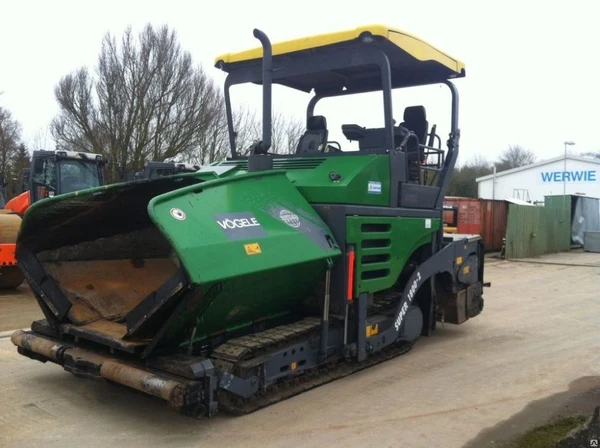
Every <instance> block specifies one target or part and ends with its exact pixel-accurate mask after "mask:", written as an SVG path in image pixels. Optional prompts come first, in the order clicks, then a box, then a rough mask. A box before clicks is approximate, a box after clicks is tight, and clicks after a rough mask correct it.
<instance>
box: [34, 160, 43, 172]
mask: <svg viewBox="0 0 600 448" xmlns="http://www.w3.org/2000/svg"><path fill="white" fill-rule="evenodd" d="M33 172H34V173H35V174H42V173H43V172H44V160H43V159H35V161H34V162H33Z"/></svg>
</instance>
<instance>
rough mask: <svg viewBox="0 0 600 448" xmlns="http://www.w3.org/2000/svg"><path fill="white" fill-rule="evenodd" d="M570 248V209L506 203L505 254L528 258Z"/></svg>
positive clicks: (510, 256) (509, 257) (508, 256)
mask: <svg viewBox="0 0 600 448" xmlns="http://www.w3.org/2000/svg"><path fill="white" fill-rule="evenodd" d="M570 248H571V210H570V209H569V208H562V207H560V208H558V207H556V208H555V207H531V206H527V205H517V204H509V209H508V225H507V229H506V258H507V259H511V258H513V259H514V258H531V257H537V256H540V255H544V254H551V253H556V252H563V251H568V250H569V249H570Z"/></svg>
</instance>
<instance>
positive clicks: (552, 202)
mask: <svg viewBox="0 0 600 448" xmlns="http://www.w3.org/2000/svg"><path fill="white" fill-rule="evenodd" d="M572 199H573V196H571V195H570V194H568V195H566V196H563V195H555V196H545V197H544V206H545V207H549V208H563V207H566V208H568V209H571V201H572Z"/></svg>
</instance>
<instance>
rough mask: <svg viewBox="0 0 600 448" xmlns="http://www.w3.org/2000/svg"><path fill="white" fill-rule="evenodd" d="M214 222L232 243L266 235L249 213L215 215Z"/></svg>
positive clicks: (257, 221)
mask: <svg viewBox="0 0 600 448" xmlns="http://www.w3.org/2000/svg"><path fill="white" fill-rule="evenodd" d="M215 221H216V223H217V224H218V225H219V227H220V228H221V229H222V231H223V233H225V235H226V236H227V238H228V239H230V240H232V241H236V240H243V239H247V238H261V237H264V236H266V235H267V233H266V231H265V228H264V227H263V226H262V225H261V223H260V221H259V220H258V219H256V217H255V216H254V214H253V213H251V212H238V213H223V214H219V215H215Z"/></svg>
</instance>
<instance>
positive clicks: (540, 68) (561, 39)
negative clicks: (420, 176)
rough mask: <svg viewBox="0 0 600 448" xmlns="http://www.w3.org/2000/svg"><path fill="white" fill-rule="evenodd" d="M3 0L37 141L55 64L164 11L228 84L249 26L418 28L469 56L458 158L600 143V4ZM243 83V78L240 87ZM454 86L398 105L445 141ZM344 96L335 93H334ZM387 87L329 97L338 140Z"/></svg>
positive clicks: (10, 55) (76, 58)
mask: <svg viewBox="0 0 600 448" xmlns="http://www.w3.org/2000/svg"><path fill="white" fill-rule="evenodd" d="M548 3H550V2H542V1H525V0H520V1H514V0H510V1H506V0H503V1H494V2H492V1H487V2H476V1H474V0H472V1H465V0H462V1H461V0H454V1H447V0H439V1H433V0H432V1H425V0H420V1H410V2H409V1H402V0H397V1H375V0H370V1H367V2H364V1H358V0H345V1H333V0H329V1H325V0H318V1H315V0H302V1H301V2H293V1H286V2H282V1H265V0H253V1H247V0H244V1H240V0H228V1H217V2H210V3H209V4H210V7H204V8H203V7H202V5H203V4H204V2H201V1H176V0H169V1H153V0H146V1H132V0H127V1H125V0H119V1H114V0H104V1H102V2H99V1H85V2H82V1H63V0H60V1H59V0H54V1H27V0H18V1H7V0H0V61H1V62H0V64H1V65H0V91H3V92H4V94H3V95H2V96H1V97H0V104H1V105H2V106H5V107H8V108H9V109H10V110H11V111H12V112H13V114H14V116H15V118H17V119H18V120H19V121H20V122H21V124H22V126H23V130H24V137H25V139H26V140H27V141H29V142H31V141H32V140H33V138H34V135H35V133H36V132H38V131H40V130H43V129H45V128H46V127H47V125H48V123H49V122H50V120H51V119H52V117H53V116H54V115H55V114H56V112H57V105H56V102H55V100H54V96H53V88H54V86H55V84H56V83H57V82H58V80H59V79H60V78H61V76H63V75H65V74H67V73H68V72H70V71H72V70H75V69H76V68H78V67H80V66H82V65H87V66H92V67H93V66H94V64H95V63H96V59H97V56H98V52H99V49H100V42H101V39H102V37H103V35H104V33H106V32H107V31H110V32H112V33H117V34H120V33H121V32H122V31H123V30H124V29H125V27H126V26H127V25H132V26H133V27H134V30H139V29H141V28H142V27H143V25H144V24H145V23H146V22H151V23H153V24H156V25H161V24H164V23H166V24H168V25H169V26H171V27H172V28H174V29H175V30H176V31H177V32H178V34H179V37H180V42H181V44H182V46H183V48H184V49H186V50H189V51H190V52H191V54H192V56H193V57H194V58H195V60H196V62H198V63H200V64H202V65H203V67H204V68H205V69H206V70H207V71H208V72H209V73H210V75H211V76H213V77H214V78H215V79H216V80H218V82H219V83H222V81H223V79H224V76H223V74H222V73H221V72H220V71H219V70H217V69H216V68H214V66H213V62H214V59H215V57H216V56H218V55H219V54H222V53H227V52H231V51H237V50H243V49H246V48H249V47H255V46H257V44H258V41H257V40H256V39H255V38H254V37H253V35H252V30H253V29H254V28H255V27H258V28H260V29H262V30H263V31H265V32H266V33H267V34H268V36H269V37H270V38H271V41H272V42H277V41H281V40H287V39H292V38H297V37H302V36H305V35H311V34H316V33H324V32H330V31H338V30H343V29H347V28H353V27H356V26H361V25H365V24H370V23H382V24H386V25H389V26H392V27H396V28H400V29H403V30H405V31H407V32H409V33H411V34H414V35H416V36H418V37H421V38H423V39H424V40H426V41H428V42H430V43H431V44H433V45H434V46H436V47H438V48H440V49H441V50H442V51H445V52H447V53H449V54H451V55H452V56H454V57H456V58H458V59H460V60H462V61H463V62H464V63H465V64H466V72H467V76H466V78H464V79H461V80H457V81H456V84H457V86H458V88H459V92H460V105H461V112H460V119H459V124H460V128H461V154H462V155H461V157H460V160H462V162H464V161H465V160H466V159H468V158H469V157H472V156H473V155H475V154H481V155H483V156H485V157H487V158H488V159H489V160H492V159H494V158H495V157H496V156H497V155H498V154H499V153H500V151H502V150H503V149H504V148H506V147H507V146H508V145H510V144H520V145H522V146H524V147H526V148H530V149H532V150H533V151H534V152H535V153H536V154H537V156H538V158H539V159H542V158H548V157H555V156H559V155H561V154H562V152H563V150H564V146H563V142H564V141H565V140H573V141H574V142H575V143H576V146H575V147H574V148H573V149H574V151H589V150H600V141H599V140H600V129H599V122H600V87H599V86H598V79H599V69H600V57H599V51H598V46H599V44H600V26H598V12H600V3H599V2H598V1H594V0H589V1H582V0H570V1H568V2H566V1H560V2H559V1H554V2H553V6H548ZM236 89H237V90H236ZM238 90H240V88H234V89H233V90H232V94H233V100H234V102H236V101H237V102H238V103H241V102H245V103H250V104H252V102H253V101H254V104H258V105H260V98H261V97H260V90H258V87H255V88H252V89H245V90H243V91H241V92H238ZM308 99H309V97H308V96H307V95H306V94H301V93H295V92H294V93H289V92H283V91H282V89H277V90H276V91H275V97H274V106H275V108H276V109H277V110H281V111H282V112H284V113H286V114H288V115H289V114H293V115H296V116H297V117H300V118H302V117H303V116H304V111H305V107H306V104H307V101H308ZM449 99H450V97H449V94H448V92H447V88H446V87H443V86H442V87H441V86H435V87H428V88H419V89H418V90H417V89H414V91H413V92H409V91H406V92H402V91H398V92H397V93H395V95H394V115H395V118H396V120H397V121H401V120H402V111H403V109H404V107H405V106H410V105H414V104H423V105H425V106H426V107H427V110H428V119H429V122H430V124H431V123H437V124H438V131H440V130H441V132H442V140H443V141H444V142H445V140H446V138H447V132H448V123H449V115H448V113H449V104H450V103H449ZM336 101H337V102H336ZM381 108H382V105H381V97H380V95H377V96H373V95H370V96H369V97H367V98H360V97H358V96H355V97H349V98H344V99H343V100H340V99H338V100H329V101H328V102H327V103H325V102H323V106H322V107H318V108H317V111H316V112H317V113H319V114H324V115H326V117H327V119H328V125H329V127H330V135H331V138H332V139H334V138H335V139H336V140H338V141H340V143H341V144H342V145H343V146H344V145H346V140H345V138H344V137H343V135H342V134H341V131H340V126H341V124H342V123H357V124H361V125H367V126H370V125H380V124H381V120H382V110H381Z"/></svg>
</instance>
